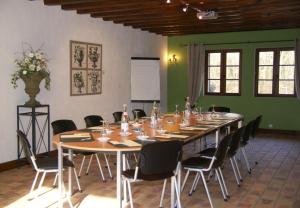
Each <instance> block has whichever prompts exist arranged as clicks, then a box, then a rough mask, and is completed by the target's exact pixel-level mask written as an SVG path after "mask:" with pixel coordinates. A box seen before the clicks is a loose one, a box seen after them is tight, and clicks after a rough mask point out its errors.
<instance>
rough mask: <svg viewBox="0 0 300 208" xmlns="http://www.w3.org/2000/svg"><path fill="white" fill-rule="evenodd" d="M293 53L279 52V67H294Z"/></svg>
mask: <svg viewBox="0 0 300 208" xmlns="http://www.w3.org/2000/svg"><path fill="white" fill-rule="evenodd" d="M294 64H295V52H294V51H280V65H294Z"/></svg>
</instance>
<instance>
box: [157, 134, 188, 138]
mask: <svg viewBox="0 0 300 208" xmlns="http://www.w3.org/2000/svg"><path fill="white" fill-rule="evenodd" d="M155 137H157V138H165V139H169V138H181V139H185V138H187V137H189V136H187V135H180V134H161V135H156V136H155Z"/></svg>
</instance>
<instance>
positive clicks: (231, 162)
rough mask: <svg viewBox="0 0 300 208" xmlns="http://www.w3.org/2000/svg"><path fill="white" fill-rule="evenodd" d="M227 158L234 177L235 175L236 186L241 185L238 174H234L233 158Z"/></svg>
mask: <svg viewBox="0 0 300 208" xmlns="http://www.w3.org/2000/svg"><path fill="white" fill-rule="evenodd" d="M229 160H230V164H231V167H232V170H233V173H234V177H235V180H236V183H237V185H238V186H241V184H240V179H239V178H238V176H237V174H236V170H235V165H234V164H233V159H232V158H230V159H229Z"/></svg>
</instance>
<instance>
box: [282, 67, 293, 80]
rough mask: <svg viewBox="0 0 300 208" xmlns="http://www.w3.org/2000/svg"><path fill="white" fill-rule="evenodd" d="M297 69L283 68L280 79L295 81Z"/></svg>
mask: <svg viewBox="0 0 300 208" xmlns="http://www.w3.org/2000/svg"><path fill="white" fill-rule="evenodd" d="M294 77H295V67H294V66H281V67H280V68H279V79H294Z"/></svg>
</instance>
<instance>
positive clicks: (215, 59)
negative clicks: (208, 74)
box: [208, 53, 221, 66]
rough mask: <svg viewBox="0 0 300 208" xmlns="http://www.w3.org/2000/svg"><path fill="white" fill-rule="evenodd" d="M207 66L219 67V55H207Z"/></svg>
mask: <svg viewBox="0 0 300 208" xmlns="http://www.w3.org/2000/svg"><path fill="white" fill-rule="evenodd" d="M208 65H209V66H212V65H213V66H220V65H221V53H209V54H208Z"/></svg>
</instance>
